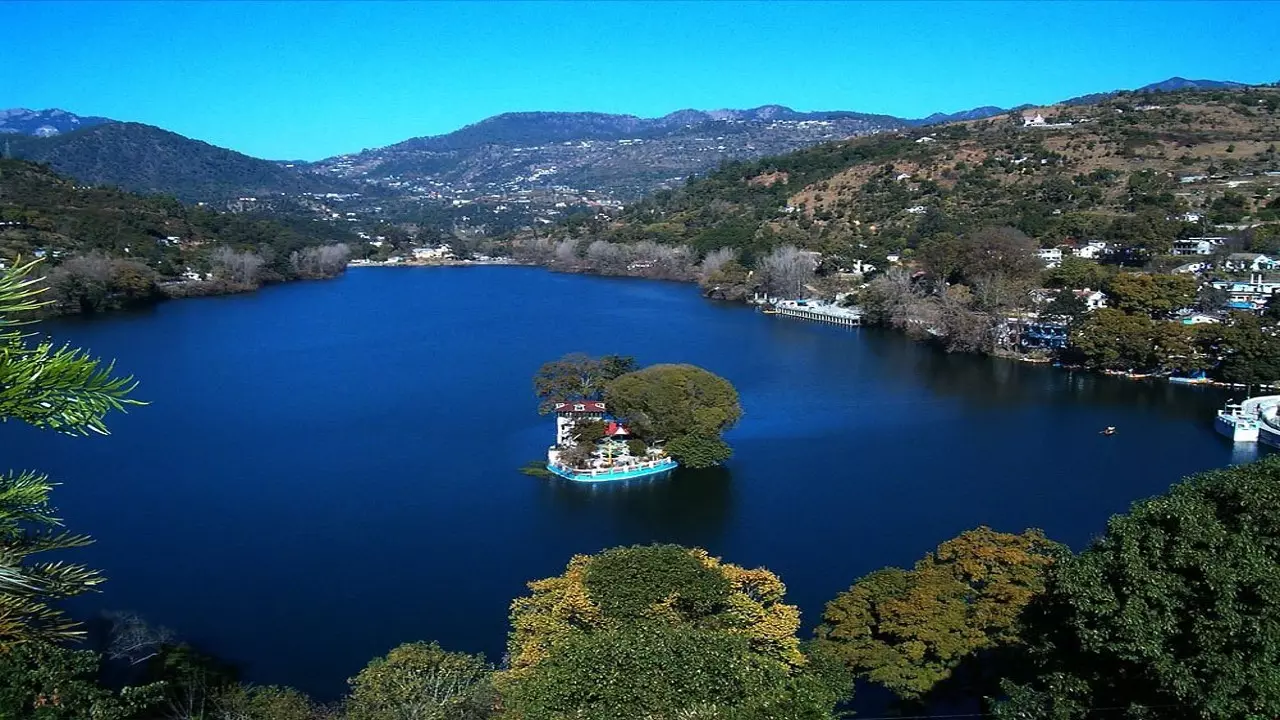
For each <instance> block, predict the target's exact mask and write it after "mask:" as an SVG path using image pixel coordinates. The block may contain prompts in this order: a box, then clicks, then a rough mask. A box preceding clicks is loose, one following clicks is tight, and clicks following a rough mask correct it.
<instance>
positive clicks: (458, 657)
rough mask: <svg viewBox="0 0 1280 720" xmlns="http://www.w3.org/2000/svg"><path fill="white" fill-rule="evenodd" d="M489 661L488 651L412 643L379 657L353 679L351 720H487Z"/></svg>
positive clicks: (491, 694)
mask: <svg viewBox="0 0 1280 720" xmlns="http://www.w3.org/2000/svg"><path fill="white" fill-rule="evenodd" d="M491 674H492V673H491V671H490V668H489V664H488V663H487V662H485V659H484V656H482V655H467V654H465V653H456V652H446V651H445V650H443V649H441V647H440V646H439V645H437V644H435V643H423V642H417V643H407V644H405V645H401V646H400V647H398V648H395V649H394V650H392V651H391V652H389V653H387V655H386V657H379V658H374V659H373V660H372V661H371V662H370V663H369V664H368V666H366V667H365V669H364V670H361V671H360V674H359V675H357V676H355V677H354V678H351V680H350V681H349V682H350V684H351V695H350V696H349V697H348V698H347V702H346V711H347V712H346V717H347V718H348V719H349V720H437V719H438V720H482V719H483V718H487V717H489V716H490V715H492V714H493V708H494V705H495V703H496V696H495V695H494V692H493V685H492V683H491V682H490V680H491V677H490V676H491Z"/></svg>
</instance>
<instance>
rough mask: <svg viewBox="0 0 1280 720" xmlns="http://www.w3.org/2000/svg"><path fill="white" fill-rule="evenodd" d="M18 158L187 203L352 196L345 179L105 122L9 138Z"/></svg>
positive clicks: (157, 131) (142, 127)
mask: <svg viewBox="0 0 1280 720" xmlns="http://www.w3.org/2000/svg"><path fill="white" fill-rule="evenodd" d="M8 146H9V153H10V154H11V155H12V157H15V158H20V159H24V160H31V161H34V162H40V163H47V164H49V165H50V166H51V167H52V168H54V169H55V170H57V171H58V172H59V173H62V174H64V175H70V176H71V177H74V178H76V179H77V180H80V181H81V182H85V183H92V184H98V185H115V186H118V187H121V188H124V189H126V190H130V191H133V192H140V193H158V194H165V195H173V196H175V197H177V198H178V199H180V200H183V201H185V202H209V203H216V204H221V203H223V202H226V201H227V200H232V199H235V198H239V197H243V196H257V195H276V194H282V195H293V196H296V195H300V194H303V193H323V192H344V191H347V192H349V191H350V190H351V186H350V184H348V183H345V182H343V181H341V180H337V179H332V178H324V177H320V176H317V175H314V174H310V173H303V172H299V171H297V170H294V169H292V168H289V167H285V166H284V165H281V164H279V163H274V162H271V161H268V160H259V159H258V158H253V157H249V156H248V155H243V154H241V153H238V152H235V151H232V150H227V149H225V148H220V147H216V146H214V145H210V144H208V143H205V142H201V141H199V140H192V139H191V138H187V137H183V136H182V135H178V134H177V133H172V132H169V131H167V130H162V129H160V128H157V127H152V126H150V125H142V124H140V123H107V124H102V125H96V126H93V127H89V128H86V129H82V130H77V131H75V132H70V133H67V134H59V135H53V136H50V137H17V136H15V137H13V138H8Z"/></svg>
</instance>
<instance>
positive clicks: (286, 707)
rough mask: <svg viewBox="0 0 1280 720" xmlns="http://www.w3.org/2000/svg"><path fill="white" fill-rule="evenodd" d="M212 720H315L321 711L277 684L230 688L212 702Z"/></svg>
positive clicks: (298, 694) (294, 691)
mask: <svg viewBox="0 0 1280 720" xmlns="http://www.w3.org/2000/svg"><path fill="white" fill-rule="evenodd" d="M212 705H213V708H214V709H213V712H212V713H211V714H210V715H209V716H208V717H210V718H211V719H212V720H315V718H316V717H317V716H318V715H319V710H318V708H317V707H316V705H315V703H313V702H312V701H311V698H309V697H307V696H306V695H305V694H303V693H301V692H298V691H297V690H294V689H293V688H287V687H280V686H277V685H265V686H248V687H247V686H244V685H231V686H229V687H227V688H226V689H224V690H222V691H220V692H218V693H217V694H216V695H215V697H214V699H213V703H212Z"/></svg>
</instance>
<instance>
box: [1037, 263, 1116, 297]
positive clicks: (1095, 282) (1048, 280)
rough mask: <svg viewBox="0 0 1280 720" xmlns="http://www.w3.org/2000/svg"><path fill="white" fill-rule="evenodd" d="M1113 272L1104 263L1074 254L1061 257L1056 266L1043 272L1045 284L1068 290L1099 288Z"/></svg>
mask: <svg viewBox="0 0 1280 720" xmlns="http://www.w3.org/2000/svg"><path fill="white" fill-rule="evenodd" d="M1114 274H1115V272H1114V270H1113V269H1112V268H1110V267H1108V266H1106V265H1100V264H1098V263H1096V262H1094V261H1092V260H1086V259H1085V258H1082V257H1077V256H1075V255H1067V256H1066V257H1064V258H1062V262H1061V263H1060V264H1059V265H1058V267H1056V268H1052V269H1050V270H1049V271H1048V272H1046V273H1045V285H1046V286H1048V287H1058V288H1067V289H1069V290H1083V289H1085V288H1092V289H1094V290H1100V289H1102V288H1103V287H1104V286H1105V285H1106V283H1107V281H1108V280H1109V279H1110V278H1111V276H1112V275H1114Z"/></svg>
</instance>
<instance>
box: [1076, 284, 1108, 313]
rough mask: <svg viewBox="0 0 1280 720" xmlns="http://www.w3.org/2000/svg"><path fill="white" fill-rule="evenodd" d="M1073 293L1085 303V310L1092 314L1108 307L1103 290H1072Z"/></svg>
mask: <svg viewBox="0 0 1280 720" xmlns="http://www.w3.org/2000/svg"><path fill="white" fill-rule="evenodd" d="M1071 292H1072V293H1073V294H1074V295H1075V296H1076V297H1078V298H1080V299H1081V300H1083V301H1084V306H1085V309H1087V310H1089V311H1090V312H1092V311H1094V310H1097V309H1098V308H1104V307H1106V306H1107V296H1106V295H1104V294H1103V292H1102V291H1101V290H1090V289H1089V288H1085V289H1083V290H1072V291H1071Z"/></svg>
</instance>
